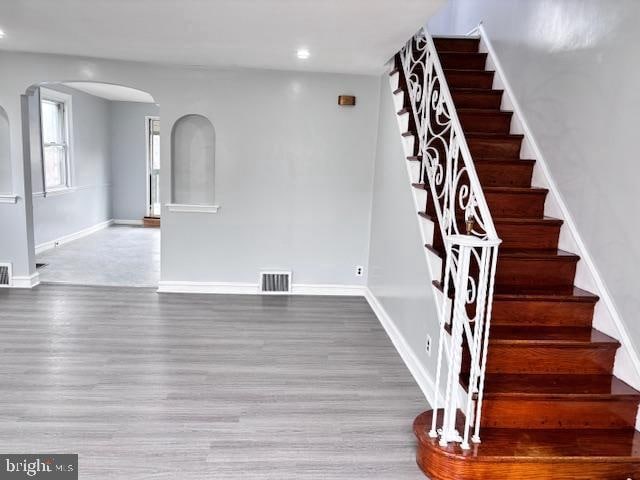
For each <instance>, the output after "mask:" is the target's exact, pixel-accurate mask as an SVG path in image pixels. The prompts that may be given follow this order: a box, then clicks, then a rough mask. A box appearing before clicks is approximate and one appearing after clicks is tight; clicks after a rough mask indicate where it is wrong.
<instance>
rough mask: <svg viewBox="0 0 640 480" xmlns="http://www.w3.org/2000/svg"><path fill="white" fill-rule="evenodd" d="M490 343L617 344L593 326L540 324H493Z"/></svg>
mask: <svg viewBox="0 0 640 480" xmlns="http://www.w3.org/2000/svg"><path fill="white" fill-rule="evenodd" d="M489 342H490V343H491V344H497V343H508V344H514V343H520V344H527V345H532V344H536V345H537V344H544V345H550V344H554V345H565V346H570V345H579V346H583V345H585V344H589V345H593V346H595V345H603V346H616V347H617V346H619V345H620V343H619V342H618V341H617V340H616V339H615V338H612V337H610V336H609V335H606V334H604V333H602V332H600V331H598V330H596V329H594V328H581V327H540V326H512V325H494V326H493V327H491V332H490V336H489Z"/></svg>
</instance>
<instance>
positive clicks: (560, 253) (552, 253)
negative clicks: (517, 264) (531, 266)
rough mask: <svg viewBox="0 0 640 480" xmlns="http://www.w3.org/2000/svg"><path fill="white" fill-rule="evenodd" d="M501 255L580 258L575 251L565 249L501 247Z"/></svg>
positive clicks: (575, 259)
mask: <svg viewBox="0 0 640 480" xmlns="http://www.w3.org/2000/svg"><path fill="white" fill-rule="evenodd" d="M498 256H499V257H505V258H523V259H532V260H533V259H537V260H547V259H549V258H554V259H563V260H567V261H575V262H577V261H578V260H580V257H579V256H578V255H576V254H575V253H571V252H567V251H564V250H560V249H556V250H517V249H514V250H509V249H504V248H503V249H500V250H499V252H498Z"/></svg>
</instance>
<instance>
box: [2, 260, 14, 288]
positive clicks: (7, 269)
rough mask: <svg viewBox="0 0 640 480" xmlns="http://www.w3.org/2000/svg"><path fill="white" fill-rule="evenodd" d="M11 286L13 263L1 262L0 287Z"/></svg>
mask: <svg viewBox="0 0 640 480" xmlns="http://www.w3.org/2000/svg"><path fill="white" fill-rule="evenodd" d="M10 286H11V264H10V263H0V288H2V287H10Z"/></svg>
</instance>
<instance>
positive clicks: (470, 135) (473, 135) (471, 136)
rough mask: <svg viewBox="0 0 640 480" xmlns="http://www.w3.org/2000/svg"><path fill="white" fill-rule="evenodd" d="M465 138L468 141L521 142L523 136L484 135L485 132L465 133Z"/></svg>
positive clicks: (513, 134) (515, 134) (514, 134)
mask: <svg viewBox="0 0 640 480" xmlns="http://www.w3.org/2000/svg"><path fill="white" fill-rule="evenodd" d="M465 137H467V140H469V139H474V138H478V139H487V140H515V139H518V140H522V139H523V138H524V135H523V134H521V133H485V132H471V133H466V134H465Z"/></svg>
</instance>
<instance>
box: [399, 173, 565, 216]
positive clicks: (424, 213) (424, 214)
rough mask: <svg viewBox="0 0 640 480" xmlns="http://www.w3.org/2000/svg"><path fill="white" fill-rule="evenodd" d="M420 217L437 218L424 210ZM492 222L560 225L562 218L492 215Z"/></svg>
mask: <svg viewBox="0 0 640 480" xmlns="http://www.w3.org/2000/svg"><path fill="white" fill-rule="evenodd" d="M412 185H413V186H414V187H415V188H422V189H425V190H426V185H425V184H424V183H413V184H412ZM419 214H420V216H421V217H424V218H426V219H427V220H430V221H432V222H436V221H437V219H435V218H433V217H432V216H431V215H429V214H428V213H426V212H419ZM458 223H459V224H460V225H464V224H465V222H464V220H463V219H460V221H459V222H458ZM493 223H494V224H498V223H501V224H514V225H544V224H549V225H562V224H563V223H564V221H563V220H560V219H559V218H554V217H542V218H517V217H516V218H509V217H497V218H496V217H494V218H493Z"/></svg>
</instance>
